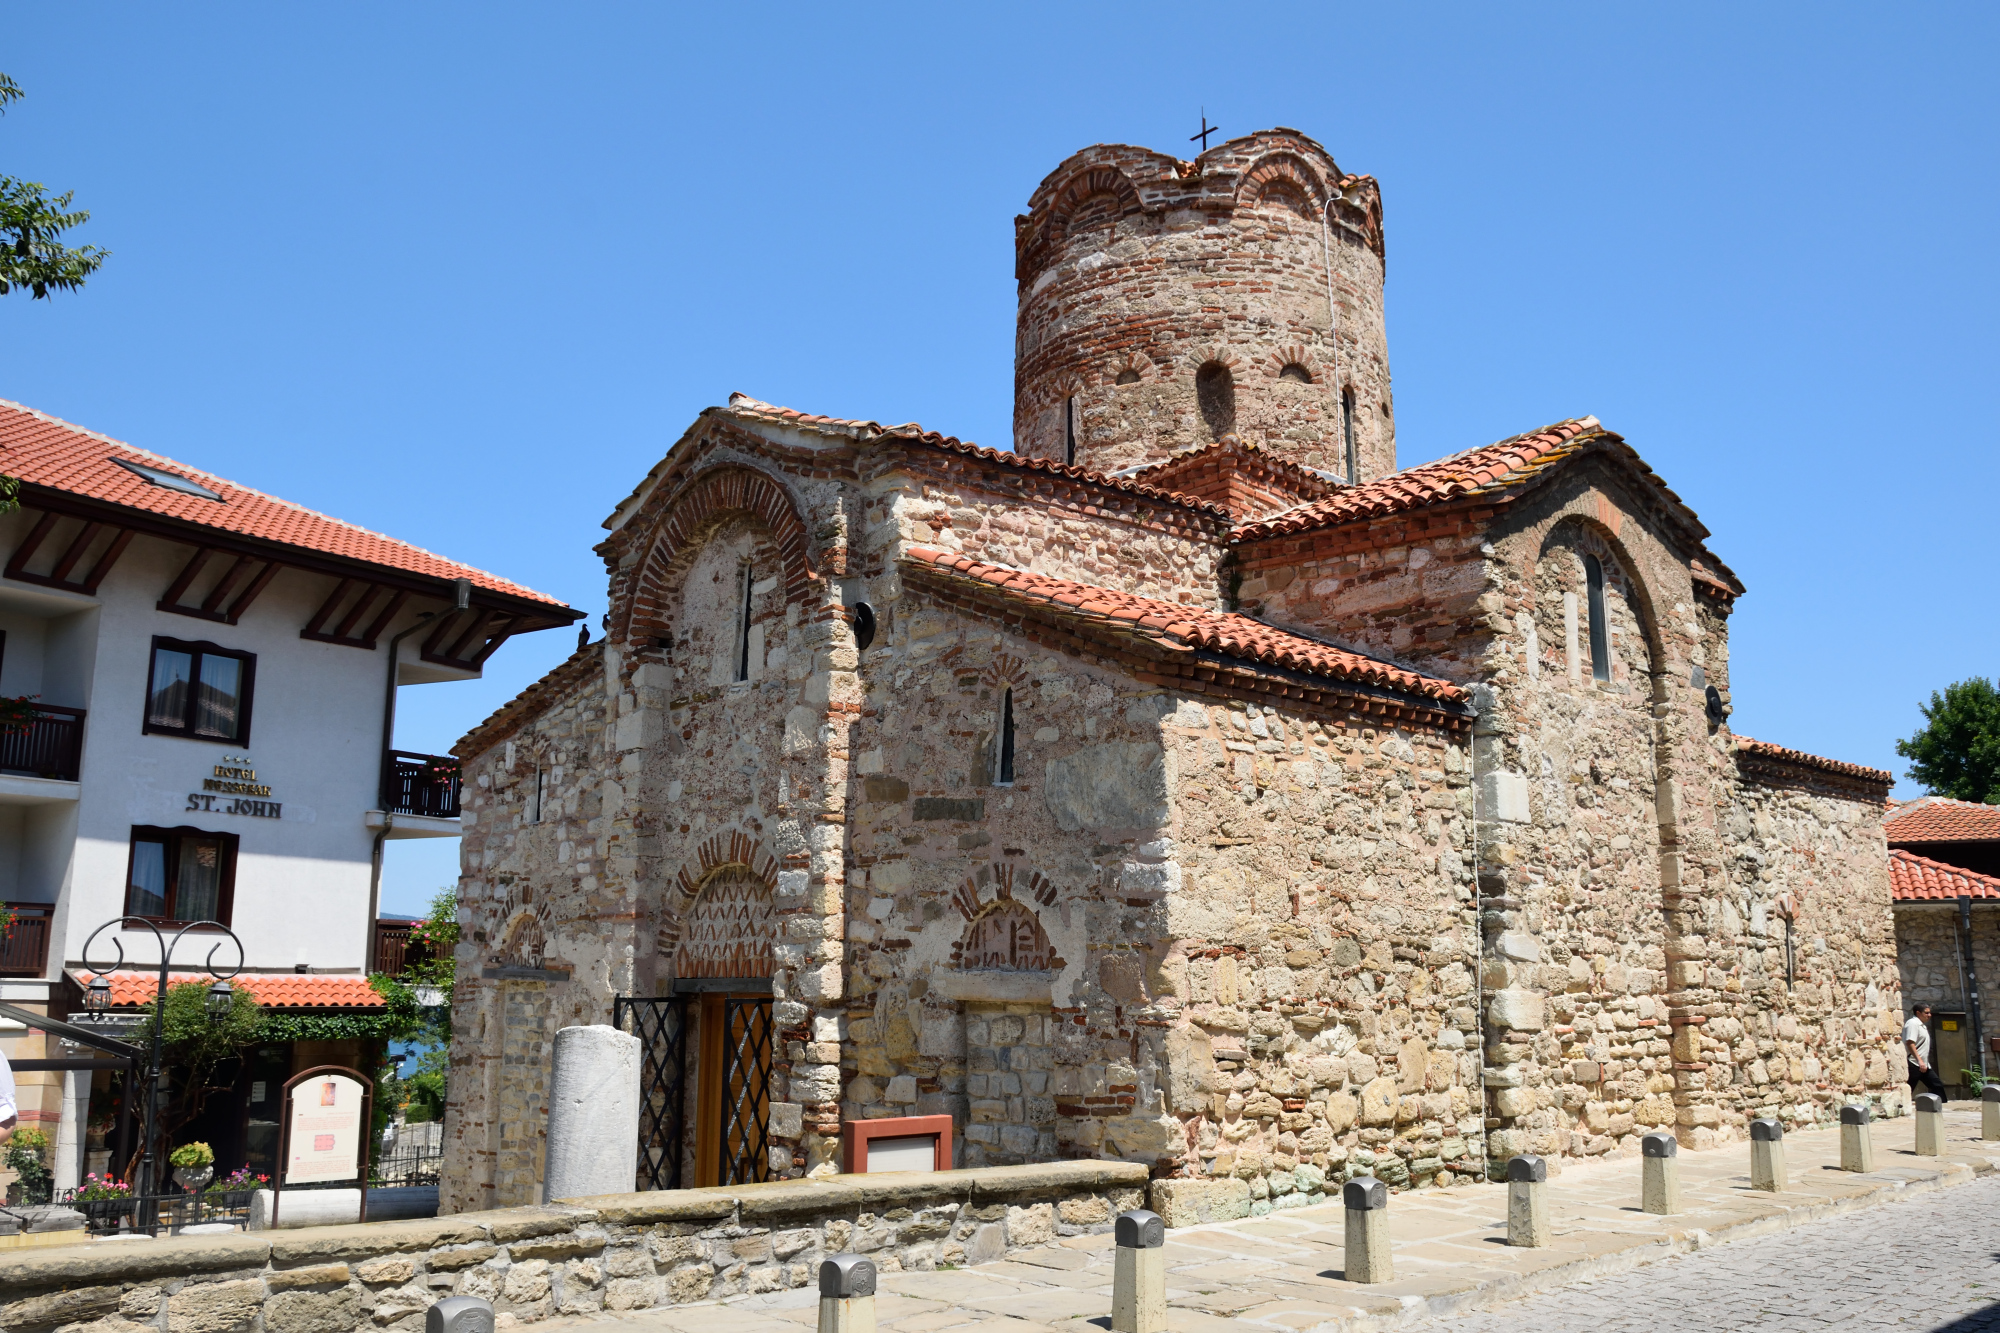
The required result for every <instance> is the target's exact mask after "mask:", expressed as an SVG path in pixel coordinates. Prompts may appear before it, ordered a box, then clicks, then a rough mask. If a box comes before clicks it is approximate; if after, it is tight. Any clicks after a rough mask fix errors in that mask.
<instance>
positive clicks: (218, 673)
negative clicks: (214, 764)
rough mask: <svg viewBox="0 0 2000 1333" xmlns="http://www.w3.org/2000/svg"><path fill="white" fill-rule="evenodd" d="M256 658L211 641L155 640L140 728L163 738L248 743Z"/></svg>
mask: <svg viewBox="0 0 2000 1333" xmlns="http://www.w3.org/2000/svg"><path fill="white" fill-rule="evenodd" d="M256 676H257V656H256V654H254V653H239V652H235V651H233V650H231V649H228V648H223V647H220V646H218V645H216V644H213V643H184V642H182V641H181V640H179V639H165V638H155V639H154V640H153V661H152V668H151V674H150V675H148V677H147V679H146V726H145V729H146V730H147V731H149V732H153V733H155V734H158V735H163V736H190V737H193V738H194V739H195V740H202V741H226V742H228V743H230V744H232V745H247V744H249V743H250V694H251V686H252V685H253V683H254V682H255V680H256Z"/></svg>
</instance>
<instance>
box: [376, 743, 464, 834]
mask: <svg viewBox="0 0 2000 1333" xmlns="http://www.w3.org/2000/svg"><path fill="white" fill-rule="evenodd" d="M382 808H383V809H384V810H388V811H391V812H393V813H395V814H399V815H429V816H431V817H432V818H434V819H457V818H458V760H457V759H454V758H453V757H452V756H450V755H448V754H416V753H414V752H413V751H410V750H391V751H389V758H388V762H387V763H386V764H384V765H383V774H382Z"/></svg>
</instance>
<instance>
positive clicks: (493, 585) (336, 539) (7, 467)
mask: <svg viewBox="0 0 2000 1333" xmlns="http://www.w3.org/2000/svg"><path fill="white" fill-rule="evenodd" d="M116 459H124V460H126V461H128V462H131V463H136V464H139V465H140V466H142V467H150V468H157V469H159V470H161V471H165V472H170V473H175V474H177V475H179V476H182V477H184V478H186V479H187V480H190V481H193V482H196V483H198V484H199V485H202V486H206V487H207V488H208V489H210V490H212V491H215V492H216V493H217V494H219V495H221V496H222V499H221V500H220V501H215V500H210V499H207V498H205V497H203V496H199V495H191V494H188V493H186V492H183V491H178V490H173V489H170V488H168V487H165V486H159V485H155V484H154V483H152V482H149V481H147V480H145V479H144V478H143V477H141V476H140V475H139V474H137V473H135V472H132V471H130V470H128V469H126V468H123V467H120V466H119V465H118V463H117V462H115V461H114V460H116ZM0 472H4V473H5V474H6V475H8V476H10V477H17V478H19V479H20V480H21V481H23V482H25V483H27V484H28V485H30V486H43V487H47V488H48V489H49V490H52V491H62V492H65V493H67V494H70V495H77V496H83V497H85V498H87V499H91V500H97V501H101V502H103V503H107V504H115V505H121V506H123V507H125V508H127V509H136V510H141V511H144V512H145V513H149V514H157V515H160V516H162V517H165V518H172V519H179V520H180V521H182V522H185V523H194V524H198V525H200V526H202V527H205V528H214V529H216V530H218V531H221V532H233V533H238V534H240V535H242V536H245V537H255V538H259V539H261V540H263V541H271V542H278V543H281V544H283V545H286V546H295V547H298V548H300V549H302V550H307V551H317V552H320V553H322V554H325V555H334V556H341V557H344V558H346V559H349V560H359V561H363V562H365V563H367V564H371V565H382V566H386V567H388V568H390V569H399V570H403V571H405V572H407V573H411V574H424V575H429V576H432V577H435V578H440V579H460V578H463V579H470V580H472V583H473V586H474V587H477V588H485V589H487V590H488V591H491V592H497V593H504V594H506V595H508V596H510V597H521V598H526V599H528V600H530V601H536V602H543V603H546V604H547V605H549V606H553V607H563V605H564V604H563V603H562V602H559V601H557V600H556V599H555V598H553V597H550V596H548V595H546V594H544V593H539V592H536V591H535V590H534V589H532V588H527V587H523V586H522V585H521V584H518V583H514V582H512V581H510V580H508V579H503V578H501V577H500V576H499V575H497V574H489V573H487V572H486V571H485V570H483V569H475V568H473V567H472V566H471V565H463V564H460V563H459V562H457V561H456V560H447V559H445V558H444V557H443V556H441V555H433V554H432V553H431V552H429V551H426V550H423V549H422V548H421V547H416V546H411V545H410V544H409V543H407V542H400V541H397V540H396V539H395V538H393V537H385V536H383V535H382V534H380V533H378V532H370V531H368V529H366V528H358V527H356V526H354V525H353V524H352V523H343V522H342V521H340V520H339V519H337V518H329V517H327V516H326V515H325V514H320V513H316V512H314V511H313V510H310V509H307V508H305V507H304V506H302V505H295V504H293V503H291V502H290V501H289V500H280V499H278V498H277V497H276V496H271V495H266V494H264V493H263V492H262V491H253V490H251V489H250V488H249V487H247V486H239V485H238V484H237V483H235V482H233V481H228V480H225V479H224V478H222V477H218V476H216V475H215V474H214V473H212V472H204V471H202V470H201V469H200V468H195V467H189V466H188V465H187V464H185V463H180V462H176V461H175V460H174V459H171V458H165V457H162V456H161V455H159V454H154V453H149V452H147V451H146V450H144V449H136V448H134V447H132V446H131V445H129V444H125V443H123V442H122V441H119V440H114V439H112V438H110V437H109V436H106V435H99V434H97V433H96V432H95V431H89V430H85V429H84V428H83V427H81V426H74V425H71V424H70V423H69V422H67V421H61V420H58V419H57V418H55V417H52V416H48V415H47V414H45V413H42V412H37V411H35V410H34V409H33V408H31V407H24V406H22V405H21V404H19V403H14V402H9V401H7V400H6V399H0ZM30 503H32V501H30ZM565 609H567V608H565Z"/></svg>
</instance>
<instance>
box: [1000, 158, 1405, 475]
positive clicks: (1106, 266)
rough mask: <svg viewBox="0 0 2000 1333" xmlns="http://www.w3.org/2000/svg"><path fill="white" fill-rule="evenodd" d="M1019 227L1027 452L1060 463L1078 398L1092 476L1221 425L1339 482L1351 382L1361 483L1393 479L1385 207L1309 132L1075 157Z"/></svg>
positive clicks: (1079, 427) (1080, 448)
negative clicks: (1326, 225)
mask: <svg viewBox="0 0 2000 1333" xmlns="http://www.w3.org/2000/svg"><path fill="white" fill-rule="evenodd" d="M1329 202H1330V205H1331V207H1330V224H1331V225H1330V231H1328V230H1323V229H1322V225H1321V224H1322V215H1323V213H1328V211H1329V210H1328V209H1327V208H1326V207H1325V206H1326V205H1327V204H1328V203H1329ZM1015 226H1016V277H1017V278H1018V280H1019V287H1020V313H1019V316H1018V321H1017V328H1016V356H1015V375H1014V383H1015V406H1014V444H1015V448H1016V450H1018V451H1019V452H1020V453H1021V454H1023V455H1025V456H1028V457H1035V458H1051V459H1058V460H1060V459H1062V458H1063V456H1064V452H1065V448H1066V444H1067V438H1068V434H1069V432H1070V430H1071V429H1072V427H1070V426H1067V425H1066V424H1065V416H1066V414H1067V413H1068V412H1070V411H1071V408H1070V406H1069V404H1070V403H1071V400H1073V401H1074V411H1075V418H1074V425H1073V429H1074V434H1075V437H1076V461H1077V462H1079V463H1087V465H1088V466H1090V467H1092V468H1094V469H1096V470H1098V471H1103V472H1113V471H1116V470H1118V469H1120V468H1127V467H1133V466H1136V465H1138V464H1141V463H1148V462H1157V461H1159V460H1160V459H1163V458H1165V457H1167V456H1168V455H1169V454H1171V453H1173V452H1175V451H1176V450H1179V449H1183V448H1186V447H1188V446H1191V445H1195V444H1201V443H1205V442H1208V441H1211V440H1214V439H1216V438H1219V437H1220V436H1221V435H1222V434H1224V433H1226V432H1227V431H1229V430H1234V431H1235V432H1236V433H1238V434H1239V435H1240V436H1242V438H1243V439H1245V440H1249V441H1252V442H1254V443H1256V444H1259V445H1262V446H1264V447H1266V448H1269V449H1271V450H1273V451H1274V452H1276V453H1279V454H1281V455H1283V456H1284V457H1287V458H1289V459H1291V460H1292V461H1293V462H1297V463H1303V464H1305V465H1307V466H1310V467H1317V468H1324V469H1328V470H1330V471H1333V472H1336V473H1338V474H1340V475H1341V476H1343V477H1344V476H1345V475H1346V471H1347V465H1346V460H1345V443H1344V439H1343V430H1344V428H1343V423H1342V416H1341V405H1340V395H1341V391H1342V390H1343V389H1352V390H1353V391H1354V396H1355V421H1354V434H1355V441H1356V446H1357V451H1358V453H1359V456H1360V457H1359V461H1360V474H1361V477H1362V478H1363V479H1370V478H1374V477H1378V476H1382V475H1384V474H1386V473H1389V472H1393V471H1394V470H1395V466H1396V463H1395V459H1396V445H1395V430H1394V420H1393V416H1392V405H1391V398H1390V392H1389V358H1388V343H1387V337H1386V334H1385V332H1384V326H1383V315H1382V283H1383V257H1382V256H1383V250H1382V231H1381V195H1380V192H1379V190H1378V189H1377V187H1376V184H1375V182H1374V180H1373V179H1371V178H1369V177H1365V176H1350V175H1345V174H1343V173H1342V172H1341V171H1340V169H1339V168H1338V167H1337V166H1335V165H1334V162H1333V159H1332V158H1331V157H1330V156H1329V155H1328V154H1327V152H1326V150H1325V149H1324V148H1322V147H1320V146H1319V145H1318V144H1316V143H1314V142H1313V141H1312V140H1311V139H1309V138H1307V137H1305V136H1304V135H1302V134H1298V133H1297V132H1296V131H1290V130H1271V131H1264V132H1260V133H1258V134H1253V135H1248V136H1245V137H1242V138H1238V139H1232V140H1230V141H1228V142H1227V143H1224V144H1220V145H1218V146H1216V147H1214V148H1212V149H1209V150H1208V151H1207V152H1204V153H1203V154H1201V156H1200V157H1198V158H1197V159H1196V160H1195V161H1194V162H1191V163H1182V162H1176V161H1175V160H1174V159H1173V158H1171V157H1169V156H1167V155H1165V154H1161V153H1154V152H1150V151H1148V150H1145V149H1139V148H1130V147H1124V146H1116V145H1099V146H1097V147H1094V148H1088V149H1085V150H1084V151H1083V152H1081V153H1078V154H1076V155H1074V156H1072V157H1071V158H1069V159H1068V160H1067V161H1065V162H1064V163H1063V164H1062V165H1061V166H1059V167H1057V168H1056V170H1055V171H1054V172H1052V173H1051V174H1050V175H1049V176H1048V178H1047V179H1045V180H1044V181H1043V182H1042V184H1041V186H1040V187H1039V188H1038V189H1037V190H1036V191H1035V195H1034V198H1033V200H1032V201H1031V202H1030V205H1029V212H1028V214H1027V215H1026V216H1024V217H1022V218H1019V219H1017V220H1016V224H1015ZM1329 251H1330V252H1331V259H1332V269H1333V272H1332V284H1331V285H1332V288H1333V299H1334V300H1335V301H1336V302H1337V304H1338V306H1339V312H1340V313H1339V326H1340V327H1339V339H1338V357H1337V360H1338V365H1337V366H1336V364H1335V361H1336V357H1335V354H1334V339H1333V338H1332V337H1331V336H1330V333H1331V330H1330V317H1329V308H1328V296H1329V280H1328V271H1327V270H1328V258H1329ZM1204 366H1217V367H1221V368H1223V369H1224V370H1226V372H1227V375H1226V378H1227V380H1228V381H1229V383H1230V391H1231V392H1230V395H1229V398H1230V401H1228V402H1227V403H1218V402H1217V401H1215V398H1214V396H1213V395H1208V396H1207V397H1205V396H1204V394H1203V393H1202V392H1201V391H1200V390H1199V389H1198V388H1197V384H1196V377H1197V374H1198V373H1199V372H1200V371H1201V370H1202V368H1203V367H1204ZM1211 373H1213V372H1211Z"/></svg>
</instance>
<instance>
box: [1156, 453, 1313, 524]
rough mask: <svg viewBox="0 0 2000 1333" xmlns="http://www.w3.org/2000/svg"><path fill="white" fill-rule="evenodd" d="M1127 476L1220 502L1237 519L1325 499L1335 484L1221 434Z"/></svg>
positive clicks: (1246, 519)
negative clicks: (1198, 446)
mask: <svg viewBox="0 0 2000 1333" xmlns="http://www.w3.org/2000/svg"><path fill="white" fill-rule="evenodd" d="M1128 475H1130V476H1131V477H1132V478H1133V479H1134V480H1135V481H1143V482H1145V483H1146V484H1148V485H1150V486H1157V487H1159V488H1161V489H1162V490H1169V491H1176V492H1178V493H1180V494H1182V495H1191V496H1195V497H1197V498H1199V499H1203V500H1207V501H1209V502H1211V503H1213V504H1218V505H1221V506H1222V507H1223V508H1224V509H1226V510H1228V511H1229V516H1230V518H1232V519H1233V520H1235V521H1236V522H1238V523H1243V522H1246V521H1248V520H1251V519H1255V518H1264V517H1268V516H1269V515H1272V514H1277V513H1281V512H1283V511H1284V510H1287V509H1292V508H1295V507H1296V506H1298V505H1301V504H1307V503H1310V502H1311V501H1314V500H1320V499H1324V498H1325V497H1326V496H1328V495H1331V494H1332V493H1333V492H1334V490H1335V489H1336V486H1337V483H1335V482H1334V481H1332V480H1331V479H1329V478H1328V477H1326V476H1324V475H1323V474H1321V473H1319V472H1315V471H1314V470H1312V469H1311V468H1307V467H1301V466H1299V465H1298V464H1297V463H1293V462H1290V461H1288V460H1286V459H1283V458H1280V457H1278V456H1277V455H1275V454H1273V453H1270V452H1268V451H1266V450H1264V449H1260V448H1258V447H1257V446H1256V445H1254V444H1249V443H1246V442H1245V441H1243V440H1240V439H1238V438H1237V437H1236V436H1234V435H1225V436H1223V437H1222V438H1221V439H1220V440H1217V441H1216V442H1215V443H1214V444H1210V445H1204V446H1202V447H1200V448H1197V449H1189V450H1186V451H1184V452H1182V453H1179V454H1176V455H1174V456H1173V457H1172V458H1169V459H1167V460H1166V461H1164V462H1161V463H1155V464H1153V465H1152V466H1151V467H1144V468H1140V469H1138V470H1137V471H1135V472H1132V473H1129V474H1128Z"/></svg>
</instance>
